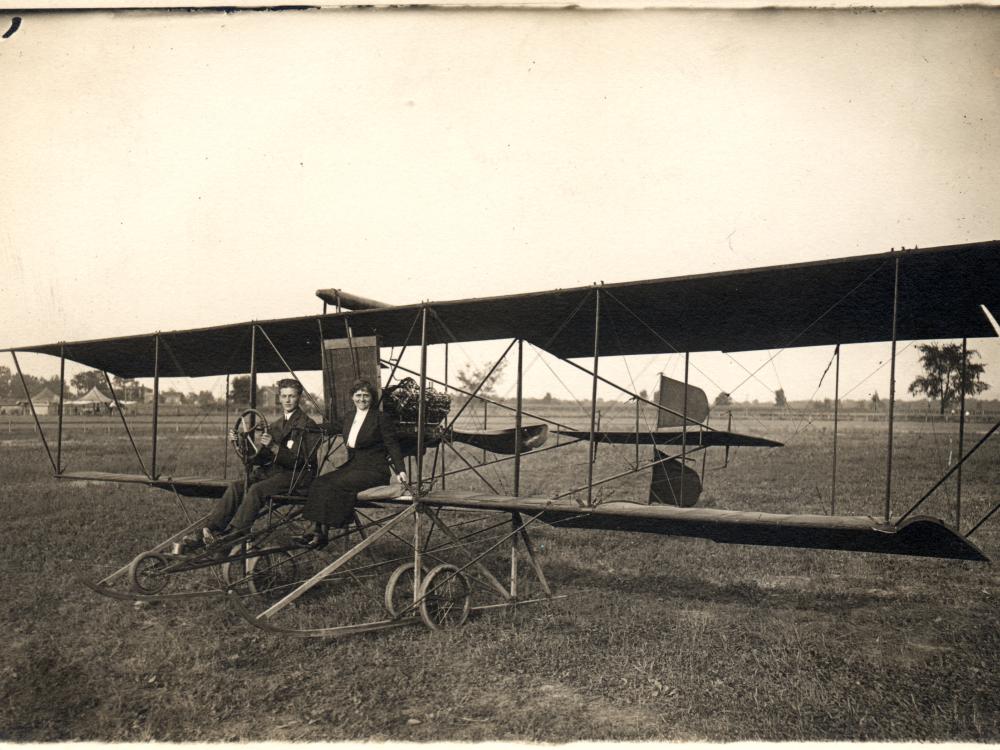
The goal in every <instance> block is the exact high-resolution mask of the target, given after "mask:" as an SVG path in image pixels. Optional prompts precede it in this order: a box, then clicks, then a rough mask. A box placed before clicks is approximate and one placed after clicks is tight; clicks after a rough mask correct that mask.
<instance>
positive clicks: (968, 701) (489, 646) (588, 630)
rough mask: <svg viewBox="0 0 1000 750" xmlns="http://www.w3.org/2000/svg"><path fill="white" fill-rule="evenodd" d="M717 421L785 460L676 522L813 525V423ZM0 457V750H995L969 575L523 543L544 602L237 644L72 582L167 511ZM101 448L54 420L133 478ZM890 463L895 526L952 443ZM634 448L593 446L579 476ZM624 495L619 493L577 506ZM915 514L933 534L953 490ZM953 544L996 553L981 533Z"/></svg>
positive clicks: (994, 592) (865, 467) (819, 434)
mask: <svg viewBox="0 0 1000 750" xmlns="http://www.w3.org/2000/svg"><path fill="white" fill-rule="evenodd" d="M626 416H627V415H625V416H622V417H621V419H622V420H623V422H624V420H625V419H626ZM95 424H96V423H91V427H95ZM100 424H103V423H100ZM734 429H735V430H741V431H746V432H752V433H755V434H766V435H769V436H773V437H776V438H777V439H784V440H786V442H787V443H788V444H787V447H785V448H782V449H776V450H750V449H741V450H737V451H734V452H733V453H732V455H731V460H730V465H729V467H728V468H726V469H721V468H719V467H720V466H721V464H722V462H723V455H722V452H721V450H717V451H713V452H712V453H711V454H710V455H709V456H708V460H707V466H706V480H705V492H704V494H703V495H702V500H701V502H700V505H703V506H707V507H720V508H735V509H748V508H754V509H758V510H766V511H785V512H812V513H824V512H829V510H830V494H829V493H830V484H829V475H830V450H829V438H830V432H829V426H828V425H816V424H813V425H805V424H797V423H795V422H766V421H765V422H759V423H757V422H754V421H749V422H746V423H738V424H734ZM981 430H982V426H980V425H977V426H975V429H972V430H971V431H970V434H969V435H968V436H967V443H966V444H967V445H971V443H972V442H973V441H974V440H975V439H976V438H977V437H978V436H979V435H980V434H981ZM26 437H30V434H29V435H28V436H26ZM184 437H185V431H182V430H178V431H177V432H175V433H173V434H172V435H171V434H170V433H169V432H168V433H166V434H165V435H164V437H163V439H162V440H161V443H160V446H159V450H160V456H161V460H162V461H163V465H164V466H168V467H170V469H171V470H173V471H178V472H180V471H184V472H187V471H202V472H205V471H211V472H212V473H215V474H218V473H219V468H220V464H221V459H222V451H223V446H222V441H221V439H219V438H218V435H211V434H209V433H208V432H206V433H205V434H204V435H203V436H199V435H197V434H196V435H195V436H193V437H191V438H189V439H186V440H184V439H183V438H184ZM884 437H885V436H884V424H883V425H879V424H869V423H858V424H846V425H844V426H843V427H842V431H841V435H840V446H839V457H840V460H839V470H838V487H839V490H838V512H846V513H862V514H872V515H878V514H880V513H881V512H882V509H883V496H884V491H885V439H884ZM0 439H2V436H0ZM140 442H141V443H143V444H144V445H147V446H148V436H140ZM3 450H4V459H3V462H2V464H0V503H2V512H3V514H4V518H5V519H6V523H5V524H4V529H3V531H2V532H0V535H2V548H3V550H4V553H3V556H2V564H3V572H4V575H3V578H2V583H0V587H2V589H0V590H2V594H3V597H4V600H5V601H6V602H7V606H6V607H5V608H4V610H3V611H4V614H3V616H2V619H3V621H2V625H3V630H4V632H5V634H6V644H5V648H4V649H3V651H2V654H0V678H2V679H0V684H2V688H0V689H2V690H3V700H2V701H0V738H2V739H5V740H16V741H53V740H72V739H82V740H111V741H125V740H128V741H144V740H153V739H155V740H168V741H195V740H198V741H216V740H264V739H269V740H313V741H317V740H360V739H365V740H415V741H428V740H460V741H476V740H491V739H504V740H529V741H545V742H565V741H571V740H579V739H607V740H653V739H665V740H714V741H732V740H746V739H767V740H792V739H799V740H804V739H809V740H817V739H826V740H833V739H846V740H972V741H992V742H997V741H1000V707H998V704H997V700H996V696H997V695H1000V668H998V666H997V655H998V652H1000V624H998V620H997V608H998V607H997V605H998V598H1000V575H998V574H997V573H996V571H995V568H994V567H993V566H992V565H989V564H981V563H980V564H977V563H964V562H952V561H946V560H934V559H922V558H903V557H887V556H875V555H866V554H850V553H841V552H830V551H807V550H794V549H771V548H764V547H748V546H735V545H733V546H727V545H716V544H713V543H711V542H705V541H701V540H694V539H682V538H667V537H661V536H652V535H648V536H647V535H641V534H626V533H619V532H611V533H601V532H592V531H579V530H561V529H557V528H547V527H539V528H535V529H534V530H533V536H534V539H535V542H536V544H537V545H538V547H539V555H540V558H541V561H542V563H543V565H544V566H545V570H546V573H547V575H548V577H549V580H550V582H551V583H552V584H553V586H554V587H555V589H556V590H557V593H561V594H567V595H568V597H567V598H565V599H559V600H556V601H552V602H548V603H544V604H539V605H526V606H523V607H521V608H519V609H517V610H516V611H506V610H504V611H500V610H498V611H492V612H490V613H482V614H480V615H478V616H476V617H474V618H472V619H471V620H470V621H469V622H468V623H467V624H466V625H465V626H464V627H463V628H461V629H458V630H455V631H448V632H432V631H430V630H427V629H426V628H423V627H422V626H413V627H408V628H404V629H399V630H393V631H387V632H384V633H381V634H372V635H365V636H359V637H353V638H349V639H345V640H326V641H313V640H300V639H294V638H289V637H278V636H273V635H268V634H265V633H262V632H259V631H256V630H254V629H252V628H250V627H248V626H247V625H246V624H245V623H244V622H243V621H242V620H240V619H239V618H238V617H236V616H235V615H234V614H233V613H232V612H231V611H230V610H227V609H226V608H225V607H224V606H223V604H222V603H216V602H214V601H209V602H207V603H206V601H204V600H202V601H198V600H189V601H186V602H184V601H182V602H176V603H172V604H170V605H166V604H156V605H146V606H133V605H131V604H128V603H124V602H116V601H111V600H107V599H103V598H101V597H99V596H96V595H94V594H92V593H91V592H90V591H89V590H87V589H85V588H83V587H82V586H81V585H79V583H78V582H77V581H76V580H75V579H74V577H75V576H78V575H85V576H90V577H91V578H95V579H96V578H99V577H101V576H102V575H105V574H107V572H109V571H111V570H113V569H114V568H116V567H118V566H119V565H121V564H122V563H123V562H126V561H127V560H128V559H130V558H131V557H133V556H134V555H135V554H136V553H138V552H139V551H141V550H143V549H146V548H148V547H150V546H152V545H153V544H154V543H155V542H157V541H159V540H160V539H162V538H163V537H165V536H167V534H168V533H170V532H172V531H174V530H176V529H177V528H179V527H180V526H181V525H183V515H182V514H181V513H180V511H179V510H178V508H177V504H176V501H175V499H174V498H173V497H172V496H171V495H169V494H168V493H164V492H158V491H154V490H146V489H137V488H134V487H128V486H115V485H92V484H82V483H59V482H57V481H55V480H52V479H51V478H50V477H49V471H48V469H47V463H46V459H45V456H44V452H43V451H42V450H41V449H40V448H39V447H38V446H37V445H35V444H33V443H29V442H27V441H26V440H21V439H20V436H17V435H14V436H12V437H11V438H10V439H8V440H7V441H5V443H4V445H3ZM127 451H128V443H127V440H126V439H125V438H124V436H123V433H121V432H120V429H106V430H104V431H103V432H102V430H100V429H96V428H94V429H90V430H88V431H87V432H83V431H82V430H81V429H79V426H78V425H77V426H75V427H74V429H73V430H71V431H70V432H69V436H68V440H67V443H66V444H65V445H64V452H65V455H66V457H67V458H68V459H69V462H70V465H71V468H84V467H90V468H102V469H106V470H133V471H134V470H135V469H134V459H130V458H129V456H128V453H127ZM895 451H896V453H895V470H894V484H893V512H894V513H898V512H901V511H902V510H905V508H907V507H909V505H910V504H911V502H912V500H913V499H915V498H916V497H919V495H920V494H921V493H922V491H923V490H925V489H927V488H929V487H930V486H931V485H932V484H933V482H934V481H935V480H936V478H937V477H938V476H940V475H941V474H942V473H943V472H944V470H946V468H947V464H948V459H949V453H952V454H954V453H955V452H956V451H957V444H956V441H955V435H954V430H951V429H949V430H947V431H946V430H945V429H944V428H943V427H942V426H941V425H937V426H936V427H935V426H934V425H924V424H920V423H901V424H900V425H897V437H896V442H895ZM474 453H475V452H472V451H470V452H469V453H468V455H470V456H472V455H474ZM997 457H998V447H997V444H996V443H991V444H987V446H986V447H985V448H984V449H983V451H982V452H981V453H980V454H977V455H976V456H975V457H974V458H973V459H972V460H971V461H970V462H969V464H968V465H967V467H966V469H965V471H964V476H963V510H962V517H963V522H962V527H963V530H964V529H967V528H968V526H969V525H970V524H971V523H972V522H973V521H975V520H977V519H978V518H979V517H981V516H982V515H983V514H984V513H985V512H986V511H987V510H989V508H990V507H992V503H994V502H996V500H997V497H996V494H995V488H996V486H997V484H998V479H1000V462H998V459H997ZM633 458H634V450H633V449H631V448H628V447H624V448H618V449H613V448H609V447H606V446H602V447H601V448H600V450H599V454H598V466H597V469H596V472H595V475H596V476H600V475H603V474H610V473H615V472H617V471H620V470H621V469H622V468H623V467H624V465H625V464H626V463H627V461H628V460H630V459H633ZM455 463H457V462H456V461H455V460H454V459H452V460H450V461H449V468H452V467H453V464H455ZM699 468H700V464H699ZM230 471H231V472H232V464H231V463H230ZM502 472H503V473H500V470H497V472H496V473H495V472H494V471H492V470H491V471H489V472H487V473H486V476H487V478H489V479H490V480H491V481H493V482H495V483H498V484H499V483H502V484H503V487H504V488H505V489H508V490H509V488H510V468H509V465H504V467H503V469H502ZM585 477H586V463H585V452H584V451H583V450H581V449H580V448H568V449H564V450H560V451H551V452H547V453H543V454H539V455H537V456H528V457H526V458H525V461H524V467H523V484H522V492H524V493H525V494H531V493H542V494H544V493H551V492H553V491H555V490H557V489H566V488H569V487H573V486H578V485H580V484H583V482H584V481H585ZM466 485H467V486H475V484H474V483H472V480H470V479H467V478H462V477H455V478H451V479H450V480H449V487H460V486H466ZM647 491H648V480H647V479H646V478H645V477H635V478H630V479H629V480H628V481H625V482H617V483H612V484H609V485H607V486H606V488H604V489H602V490H601V493H600V494H601V497H602V498H603V499H614V500H619V499H637V500H640V501H641V500H643V499H644V498H645V496H646V493H647ZM188 506H189V507H190V508H192V509H197V508H198V507H199V506H198V505H197V501H194V500H191V501H188ZM200 507H202V508H203V507H204V506H203V505H202V506H200ZM924 511H925V512H927V513H929V514H931V515H936V516H939V517H942V518H945V519H946V520H949V521H951V520H952V519H953V514H954V482H950V483H949V484H948V485H947V486H946V487H944V488H942V490H941V491H939V492H938V493H936V494H935V496H933V497H932V498H931V500H929V501H928V503H927V504H925V508H924ZM973 540H974V541H975V542H976V543H977V544H979V546H980V547H981V548H982V549H983V550H984V551H985V552H986V553H987V555H990V556H991V557H996V556H997V555H998V554H1000V519H998V518H994V519H993V520H992V521H990V522H988V523H987V524H986V525H984V526H983V527H982V528H981V529H980V530H979V531H977V532H976V534H975V536H974V537H973ZM345 601H347V599H346V597H342V596H340V594H339V593H338V591H329V592H323V593H320V594H319V595H317V596H315V597H311V598H310V599H309V601H308V603H307V605H306V606H304V607H303V610H310V611H311V612H312V613H313V614H317V613H318V614H319V615H322V614H323V613H324V612H325V611H328V612H330V613H331V616H332V613H335V612H337V611H338V606H340V607H341V608H342V607H343V605H344V602H345Z"/></svg>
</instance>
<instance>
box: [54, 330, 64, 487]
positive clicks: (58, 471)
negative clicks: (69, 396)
mask: <svg viewBox="0 0 1000 750" xmlns="http://www.w3.org/2000/svg"><path fill="white" fill-rule="evenodd" d="M65 394H66V344H65V342H64V343H62V344H60V345H59V429H58V433H57V435H56V467H57V468H56V474H62V435H63V400H64V397H65Z"/></svg>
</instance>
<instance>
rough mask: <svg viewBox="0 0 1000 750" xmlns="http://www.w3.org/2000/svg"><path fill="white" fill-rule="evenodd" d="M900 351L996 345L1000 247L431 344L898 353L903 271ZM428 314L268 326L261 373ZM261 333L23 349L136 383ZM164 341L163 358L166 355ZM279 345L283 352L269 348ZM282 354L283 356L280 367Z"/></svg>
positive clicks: (644, 289) (706, 285)
mask: <svg viewBox="0 0 1000 750" xmlns="http://www.w3.org/2000/svg"><path fill="white" fill-rule="evenodd" d="M897 259H898V261H899V271H900V275H899V305H898V321H897V326H896V333H897V338H899V339H901V340H914V339H918V340H919V339H933V338H962V337H970V338H974V337H986V336H994V335H996V334H995V332H994V330H993V328H992V327H991V325H990V323H989V321H988V320H987V319H986V316H985V315H983V313H982V311H981V309H980V305H986V306H987V307H989V308H991V309H993V310H997V309H1000V284H997V283H996V279H997V278H1000V242H996V241H993V242H980V243H973V244H967V245H952V246H947V247H936V248H927V249H922V250H907V251H903V252H899V253H879V254H876V255H865V256H857V257H851V258H840V259H835V260H825V261H818V262H813V263H800V264H795V265H785V266H771V267H767V268H756V269H749V270H743V271H731V272H723V273H711V274H702V275H697V276H683V277H675V278H667V279H656V280H649V281H637V282H628V283H621V284H608V285H602V286H600V287H593V286H590V287H579V288H576V289H561V290H555V291H548V292H537V293H529V294H517V295H509V296H504V297H488V298H482V299H468V300H454V301H445V302H431V303H429V305H430V307H431V309H432V313H433V314H432V318H431V320H430V325H428V330H427V341H428V343H431V344H438V343H445V342H450V341H482V340H491V339H503V338H523V339H525V340H527V341H530V342H531V343H533V344H536V345H538V346H540V347H542V348H543V349H546V350H548V351H550V352H552V353H553V354H556V355H558V356H561V357H567V358H569V357H583V356H592V355H593V354H594V321H595V312H596V305H597V304H598V303H597V295H596V294H595V290H600V291H601V295H600V327H599V333H600V335H599V340H598V347H597V348H598V353H599V354H601V355H604V356H614V355H622V354H652V353H661V352H670V351H678V352H698V351H745V350H755V349H772V348H782V347H790V346H816V345H821V344H837V343H841V344H850V343H859V342H867V341H888V340H889V339H890V338H891V333H892V327H891V321H892V308H893V287H894V268H895V261H896V260H897ZM421 309H422V307H421V305H404V306H398V307H386V308H375V309H368V310H358V311H351V312H345V313H342V314H338V315H326V316H308V317H302V318H286V319H282V320H272V321H263V322H257V323H256V325H258V326H259V330H260V331H261V332H263V334H266V335H260V336H258V337H257V347H256V368H257V371H258V372H284V371H287V370H288V369H292V370H296V371H299V370H319V369H321V358H320V340H321V334H322V332H323V331H324V330H325V331H327V332H328V335H329V334H330V333H332V334H333V335H340V332H341V331H343V330H344V323H343V318H344V317H346V318H347V319H348V320H349V322H350V325H351V328H352V331H353V334H354V335H355V336H379V337H380V338H381V342H382V344H383V345H384V346H397V347H398V346H403V345H406V344H410V345H414V344H419V343H420V326H419V325H418V316H419V315H420V312H421ZM253 325H254V324H253V323H250V322H247V323H237V324H233V325H224V326H216V327H212V328H201V329H195V330H188V331H172V332H166V333H161V334H145V335H140V336H128V337H122V338H114V339H102V340H97V341H81V342H73V343H68V344H58V343H57V344H44V345H39V346H28V347H18V348H17V349H16V351H32V352H41V353H45V354H51V355H55V356H59V354H60V352H61V351H63V347H65V354H66V356H67V357H68V358H69V359H72V360H75V361H77V362H80V363H82V364H84V365H87V366H89V367H95V368H98V369H103V370H107V371H108V372H112V373H115V374H117V375H121V376H123V377H151V376H152V375H153V374H154V372H155V371H156V362H157V360H158V361H159V373H160V375H161V376H165V377H173V376H189V377H195V376H204V375H221V374H225V373H229V372H247V371H248V369H249V362H250V354H251V351H250V350H251V330H252V328H253ZM157 341H159V348H157ZM271 343H273V344H274V347H272V346H270V344H271ZM275 349H277V350H279V351H280V353H281V355H280V356H279V355H278V353H277V352H276V351H275Z"/></svg>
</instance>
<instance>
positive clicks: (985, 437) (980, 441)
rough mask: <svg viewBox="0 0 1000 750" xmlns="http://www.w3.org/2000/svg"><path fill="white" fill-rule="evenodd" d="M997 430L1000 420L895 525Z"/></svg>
mask: <svg viewBox="0 0 1000 750" xmlns="http://www.w3.org/2000/svg"><path fill="white" fill-rule="evenodd" d="M998 429H1000V420H998V421H997V422H996V423H994V425H993V426H992V427H990V429H989V430H988V431H987V432H986V434H985V435H983V436H982V437H981V438H979V441H978V442H977V443H976V444H975V445H974V446H972V447H971V448H970V449H969V452H968V453H966V454H965V455H963V456H961V457H960V458H959V459H958V463H956V464H955V465H954V466H952V467H951V468H950V469H948V471H947V472H946V473H945V475H944V476H943V477H941V478H940V479H939V480H937V482H935V483H934V486H933V487H931V488H930V489H929V490H927V492H925V493H924V495H923V497H921V498H920V499H919V500H917V502H915V503H914V504H913V507H912V508H910V509H909V510H908V511H906V513H904V514H903V515H901V516H900V517H899V520H898V521H896V523H897V524H898V523H901V522H902V521H903V520H904V519H905V518H906V517H907V516H909V515H910V514H911V513H912V512H913V511H915V510H916V509H917V508H918V507H919V506H920V504H921V503H922V502H923V501H924V500H926V499H927V498H928V497H930V496H931V493H932V492H934V490H936V489H937V488H938V487H940V486H941V485H942V484H944V482H945V480H946V479H947V478H948V477H950V476H951V475H952V474H954V473H955V472H956V471H958V469H959V468H960V467H961V466H962V464H964V463H965V461H966V459H968V458H969V456H971V455H972V454H973V453H975V452H976V451H977V450H979V448H980V446H982V444H983V443H985V442H986V441H987V440H989V438H990V436H991V435H992V434H993V433H994V432H996V431H997V430H998Z"/></svg>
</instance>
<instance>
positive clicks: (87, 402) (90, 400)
mask: <svg viewBox="0 0 1000 750" xmlns="http://www.w3.org/2000/svg"><path fill="white" fill-rule="evenodd" d="M66 403H67V404H68V405H69V406H83V407H88V406H89V407H90V408H92V409H93V410H94V411H99V410H100V408H101V406H105V407H109V405H110V404H113V403H114V399H112V398H109V397H108V396H105V395H104V394H103V393H101V392H100V391H99V390H97V386H96V385H95V386H94V387H93V388H91V389H90V390H89V391H87V392H86V393H85V394H84V395H82V396H80V398H77V399H73V400H72V401H67V402H66Z"/></svg>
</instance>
